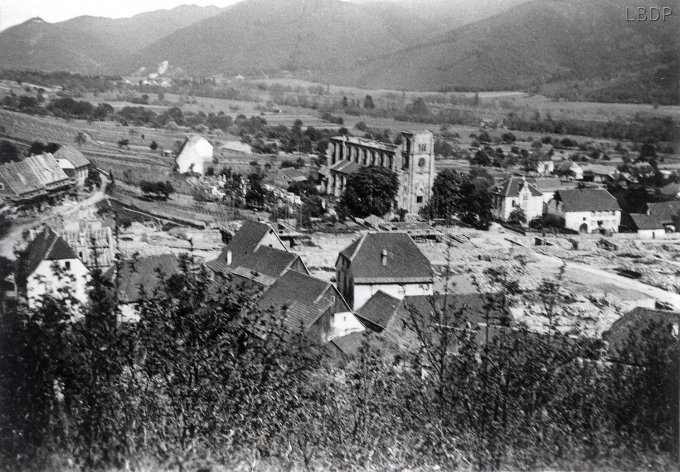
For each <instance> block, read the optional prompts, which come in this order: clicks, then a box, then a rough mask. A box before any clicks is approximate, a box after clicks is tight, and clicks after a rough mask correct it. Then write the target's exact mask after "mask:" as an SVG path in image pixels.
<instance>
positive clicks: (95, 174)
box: [85, 167, 101, 190]
mask: <svg viewBox="0 0 680 472" xmlns="http://www.w3.org/2000/svg"><path fill="white" fill-rule="evenodd" d="M100 185H101V177H100V175H99V171H98V170H97V169H95V168H94V167H90V168H89V169H88V170H87V177H86V178H85V188H86V189H88V190H92V189H93V188H99V186H100Z"/></svg>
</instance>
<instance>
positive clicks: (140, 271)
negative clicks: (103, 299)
mask: <svg viewBox="0 0 680 472" xmlns="http://www.w3.org/2000/svg"><path fill="white" fill-rule="evenodd" d="M179 270H180V268H179V261H178V260H177V257H175V256H174V255H173V254H162V255H158V256H149V257H139V258H136V259H130V260H126V261H123V262H122V263H121V264H119V267H118V269H117V270H116V268H115V267H112V268H111V269H109V271H108V272H106V274H105V276H107V277H109V278H110V279H111V280H112V281H115V284H114V285H115V287H117V292H118V307H119V308H120V316H121V321H126V322H134V321H138V320H139V309H138V305H139V303H140V302H141V301H142V300H143V299H144V297H147V298H149V299H153V298H154V297H155V294H156V291H157V290H158V289H160V288H161V287H162V282H163V281H162V279H161V277H160V274H163V277H168V276H170V275H173V274H177V273H179Z"/></svg>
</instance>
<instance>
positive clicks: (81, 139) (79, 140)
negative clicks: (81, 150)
mask: <svg viewBox="0 0 680 472" xmlns="http://www.w3.org/2000/svg"><path fill="white" fill-rule="evenodd" d="M75 141H76V144H78V146H82V145H83V144H85V143H86V142H87V135H86V134H85V133H83V132H82V131H78V133H76V137H75Z"/></svg>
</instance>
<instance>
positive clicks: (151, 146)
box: [149, 141, 158, 151]
mask: <svg viewBox="0 0 680 472" xmlns="http://www.w3.org/2000/svg"><path fill="white" fill-rule="evenodd" d="M149 149H151V150H152V151H155V150H156V149H158V143H157V142H156V141H151V144H149Z"/></svg>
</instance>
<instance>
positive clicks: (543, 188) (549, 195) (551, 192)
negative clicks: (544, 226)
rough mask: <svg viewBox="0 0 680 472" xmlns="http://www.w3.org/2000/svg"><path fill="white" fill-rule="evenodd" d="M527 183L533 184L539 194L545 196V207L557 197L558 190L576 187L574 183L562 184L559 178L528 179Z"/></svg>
mask: <svg viewBox="0 0 680 472" xmlns="http://www.w3.org/2000/svg"><path fill="white" fill-rule="evenodd" d="M527 182H529V183H530V184H532V185H533V186H534V187H536V189H537V190H538V191H539V192H541V193H542V194H543V203H544V205H545V204H547V203H548V202H550V200H552V199H553V198H554V197H555V192H557V191H558V190H567V189H570V188H574V187H575V186H576V184H574V183H569V182H561V181H560V179H558V178H557V177H540V178H536V179H527Z"/></svg>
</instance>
